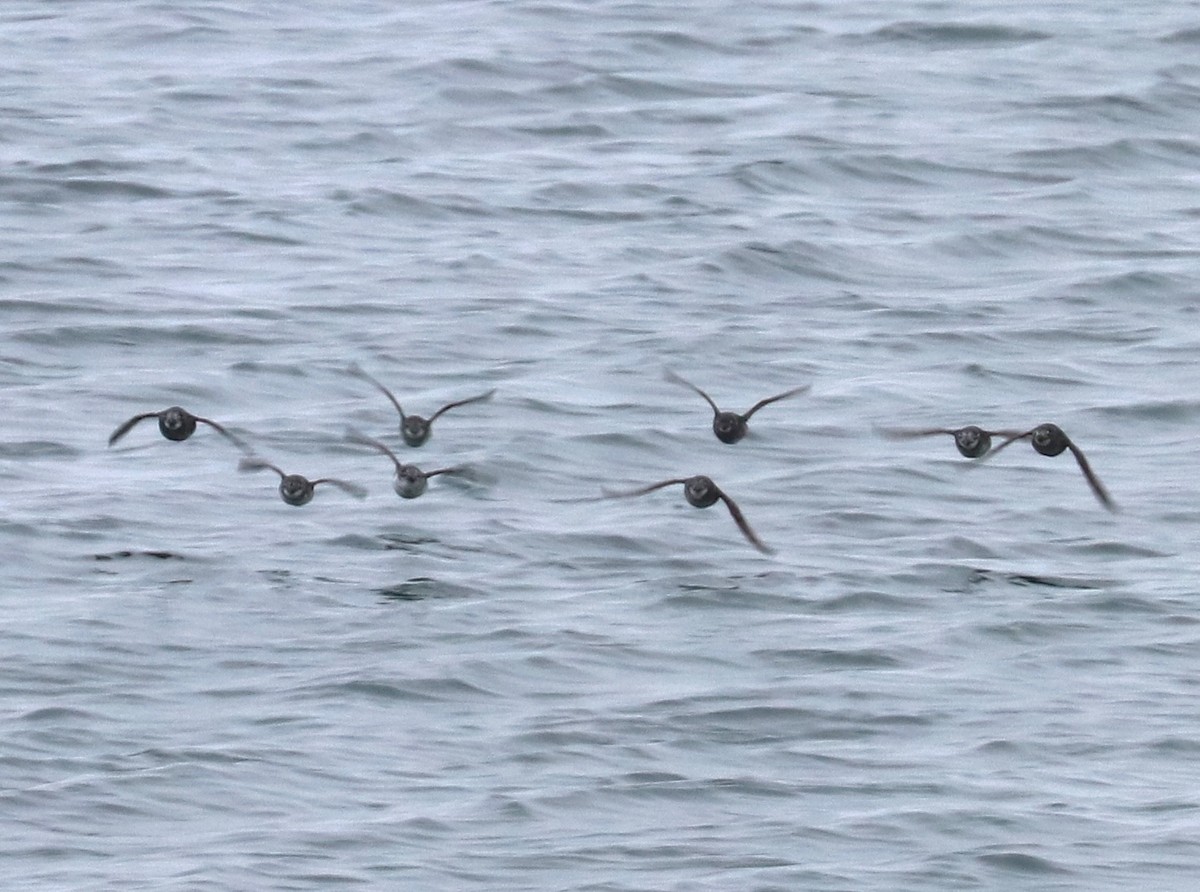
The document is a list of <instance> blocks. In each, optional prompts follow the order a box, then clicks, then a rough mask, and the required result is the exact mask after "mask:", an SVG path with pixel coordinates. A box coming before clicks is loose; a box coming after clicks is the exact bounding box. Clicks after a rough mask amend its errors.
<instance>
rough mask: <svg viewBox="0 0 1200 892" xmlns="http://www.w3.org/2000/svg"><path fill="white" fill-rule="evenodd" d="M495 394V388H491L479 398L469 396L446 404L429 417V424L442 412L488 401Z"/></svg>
mask: <svg viewBox="0 0 1200 892" xmlns="http://www.w3.org/2000/svg"><path fill="white" fill-rule="evenodd" d="M495 392H496V388H494V387H493V388H492V389H491V390H489V391H488V392H487V393H481V394H479V396H469V397H467V398H466V399H465V400H456V401H455V402H453V403H446V405H444V406H442V408H440V409H438V410H437V411H436V412H434V413H433V414H432V415H430V416H429V423H430V424H433V422H434V421H435V420H436V419H437V418H438V416H440V415H441V414H442V413H443V412H449V411H450V410H451V409H454V408H457V407H458V406H465V405H467V404H468V403H482V402H484V401H485V400H490V399H491V398H492V396H493V394H495Z"/></svg>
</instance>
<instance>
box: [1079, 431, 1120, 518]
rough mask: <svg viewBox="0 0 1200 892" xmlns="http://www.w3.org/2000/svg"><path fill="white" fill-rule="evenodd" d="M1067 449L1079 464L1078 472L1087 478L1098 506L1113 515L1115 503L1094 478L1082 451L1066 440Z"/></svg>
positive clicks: (1095, 477)
mask: <svg viewBox="0 0 1200 892" xmlns="http://www.w3.org/2000/svg"><path fill="white" fill-rule="evenodd" d="M1067 448H1068V449H1070V450H1071V454H1072V455H1073V456H1075V461H1077V462H1078V463H1079V470H1081V471H1083V476H1084V477H1086V478H1087V482H1088V485H1090V486H1091V487H1092V492H1093V493H1094V494H1095V496H1096V498H1097V499H1098V500H1099V502H1100V504H1101V505H1103V506H1104V507H1105V508H1107V509H1108V510H1109V511H1112V512H1113V513H1114V514H1115V513H1116V510H1117V505H1116V502H1114V501H1113V500H1112V496H1110V495H1109V494H1108V490H1107V489H1105V488H1104V484H1103V483H1101V482H1100V478H1099V477H1097V476H1096V473H1095V472H1094V471H1093V470H1092V466H1091V465H1089V464H1088V460H1087V459H1086V458H1085V457H1084V455H1083V450H1081V449H1080V448H1079V447H1078V446H1076V445H1075V444H1074V443H1072V442H1071V440H1070V439H1069V438H1068V439H1067Z"/></svg>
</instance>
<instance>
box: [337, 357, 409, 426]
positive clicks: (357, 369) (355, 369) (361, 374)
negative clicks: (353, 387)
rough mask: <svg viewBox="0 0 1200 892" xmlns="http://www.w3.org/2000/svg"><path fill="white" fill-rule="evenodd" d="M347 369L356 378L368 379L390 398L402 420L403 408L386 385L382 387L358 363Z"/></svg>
mask: <svg viewBox="0 0 1200 892" xmlns="http://www.w3.org/2000/svg"><path fill="white" fill-rule="evenodd" d="M347 371H348V372H349V373H350V374H351V375H354V376H355V377H356V378H362V379H363V380H364V381H369V382H370V383H372V384H374V385H375V386H376V387H377V388H378V389H379V392H380V393H382V394H383V395H384V396H386V397H387V398H388V399H389V400H391V402H392V405H393V406H395V407H396V411H397V412H399V413H400V421H401V422H403V421H404V410H403V409H401V408H400V403H399V401H398V400H397V399H396V397H395V395H393V393H392V392H391V391H390V390H388V389H387V388H386V387H384V386H383V384H381V383H380V382H379V381H378V380H376V379H375V378H372V377H371V376H370V375H368V374H367V373H366V371H364V370H363V368H362V367H361V366H360V365H359V364H358V363H353V364H351V366H350V368H348V369H347Z"/></svg>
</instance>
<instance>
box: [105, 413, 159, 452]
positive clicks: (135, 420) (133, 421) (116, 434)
mask: <svg viewBox="0 0 1200 892" xmlns="http://www.w3.org/2000/svg"><path fill="white" fill-rule="evenodd" d="M157 417H158V413H157V412H143V413H142V414H141V415H134V416H133V417H132V418H130V419H129V420H128V421H126V422H125V423H124V424H122V425H121V426H120V427H119V428H117V429H116V430H115V431H113V432H112V434H110V435H109V438H108V445H109V446H112V445H113V444H114V443H116V442H117V440H119V439H121V438H122V437H123V436H125V435H126V434H127V433H129V432H130V431H131V430H132V429H133V428H134V426H135V425H137V424H139V423H140V422H143V421H145V420H146V419H147V418H157Z"/></svg>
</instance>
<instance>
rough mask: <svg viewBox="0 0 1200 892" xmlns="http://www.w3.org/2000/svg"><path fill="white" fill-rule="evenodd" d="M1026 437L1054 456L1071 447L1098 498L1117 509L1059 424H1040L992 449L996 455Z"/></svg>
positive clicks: (1042, 452) (1041, 450) (1111, 508)
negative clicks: (1010, 444)
mask: <svg viewBox="0 0 1200 892" xmlns="http://www.w3.org/2000/svg"><path fill="white" fill-rule="evenodd" d="M1026 437H1028V438H1029V441H1030V442H1031V443H1032V444H1033V448H1034V449H1035V450H1036V451H1037V452H1038V453H1039V454H1040V455H1048V456H1050V457H1051V458H1053V457H1054V456H1056V455H1062V453H1063V452H1065V451H1066V450H1068V449H1070V450H1071V454H1072V455H1073V456H1075V461H1076V462H1078V464H1079V470H1081V471H1083V476H1084V477H1086V478H1087V482H1088V485H1089V486H1091V488H1092V492H1093V493H1094V494H1095V496H1096V499H1097V500H1098V501H1099V502H1100V504H1101V505H1103V506H1104V507H1105V508H1107V509H1108V510H1109V511H1116V510H1117V505H1116V503H1115V502H1114V501H1113V500H1112V496H1110V495H1109V494H1108V490H1107V489H1105V488H1104V484H1103V483H1101V482H1100V478H1099V477H1097V476H1096V474H1095V472H1094V471H1093V470H1092V466H1091V465H1089V464H1088V460H1087V458H1085V457H1084V454H1083V451H1082V450H1081V449H1080V448H1079V447H1078V446H1076V445H1075V444H1074V443H1072V442H1071V438H1070V437H1068V436H1067V435H1066V434H1065V433H1063V429H1062V428H1061V427H1059V426H1058V425H1057V424H1049V423H1047V424H1039V425H1038V426H1037V427H1035V428H1034V429H1033V430H1029V431H1026V432H1025V433H1023V434H1014V435H1013V436H1011V437H1009V439H1007V440H1005V441H1004V442H1003V443H1001V444H1000V445H999V446H997V447H996V448H995V449H994V450H993V451H992V455H995V454H996V453H997V452H999V451H1000V450H1001V449H1003V448H1004V447H1006V446H1008V444H1009V443H1015V442H1016V441H1017V440H1024V439H1025V438H1026Z"/></svg>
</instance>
